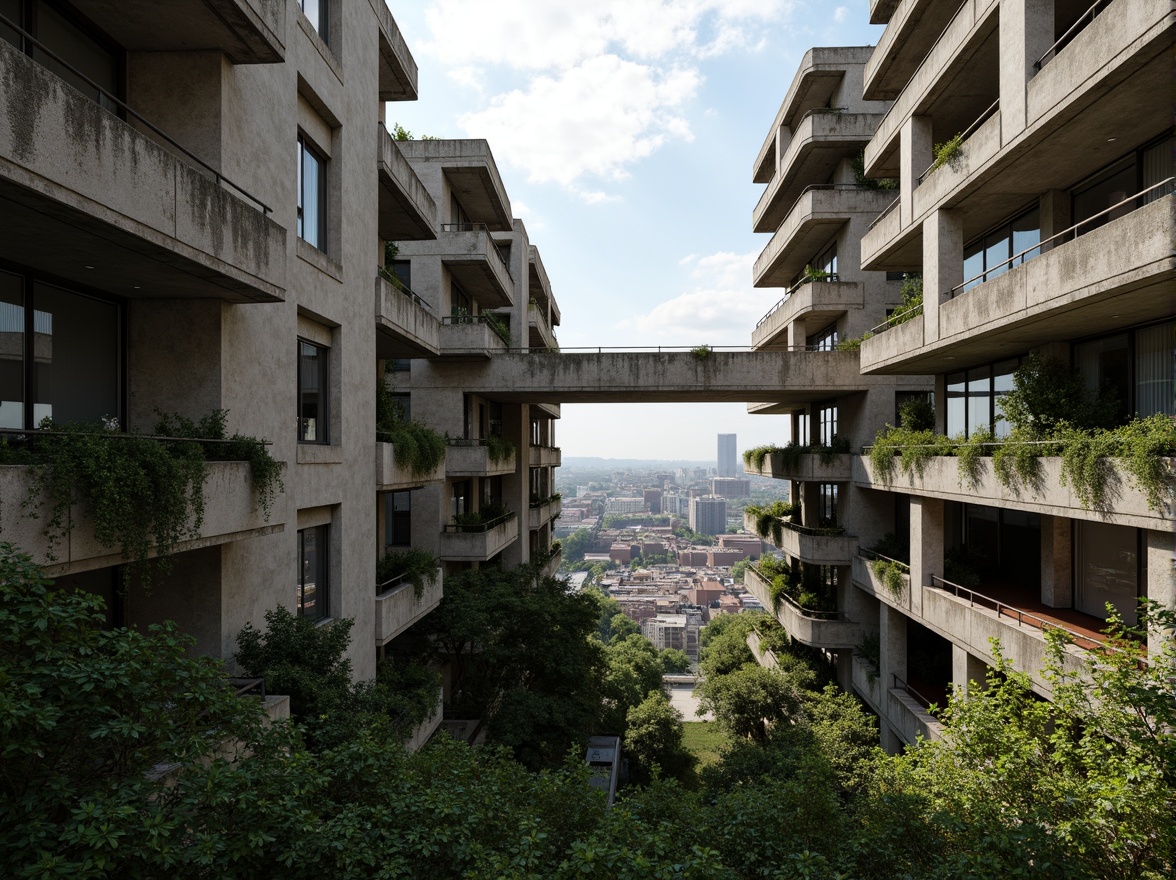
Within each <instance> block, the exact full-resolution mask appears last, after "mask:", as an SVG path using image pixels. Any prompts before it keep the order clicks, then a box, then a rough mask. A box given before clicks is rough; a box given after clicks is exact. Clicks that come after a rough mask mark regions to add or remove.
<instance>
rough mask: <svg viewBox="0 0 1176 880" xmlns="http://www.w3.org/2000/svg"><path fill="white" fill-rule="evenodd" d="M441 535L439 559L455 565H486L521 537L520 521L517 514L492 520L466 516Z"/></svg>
mask: <svg viewBox="0 0 1176 880" xmlns="http://www.w3.org/2000/svg"><path fill="white" fill-rule="evenodd" d="M460 520H461V521H459V522H454V523H450V524H449V525H447V526H446V527H445V531H444V532H442V533H441V543H440V551H439V552H438V556H440V558H441V559H443V560H445V561H451V562H485V561H486V560H488V559H492V558H493V557H495V556H497V555H498V554H499V553H501V552H502V551H503V550H505V549H506V548H507V547H509V546H510V545H511V544H513V543H514V542H515V541H516V540H518V537H519V518H518V515H517V514H515V513H514V511H509V512H507V513H503V514H498V515H496V516H493V517H490V516H487V515H483V514H476V513H474V514H465V515H464V516H463V517H461V518H460Z"/></svg>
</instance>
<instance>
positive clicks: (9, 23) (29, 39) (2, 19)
mask: <svg viewBox="0 0 1176 880" xmlns="http://www.w3.org/2000/svg"><path fill="white" fill-rule="evenodd" d="M0 23H2V24H4V25H5V26H6V27H7V28H9V29H11V30H13V31H15V32H16V33H18V34H20V37H21V39H22V40H24V41H25V42H26V43H28V44H29V45H30V46H33V47H35V48H36V49H37V51H38V52H39V53H43V54H44V55H45V56H46V57H47V58H50V59H52V60H53V61H55V62H57V63H58V64H60V65H61V66H62V67H64V68H65V69H66V70H68V71H69V72H70V73H72V74H73V75H74V76H76V77H77V78H78V79H80V80H81V81H82V82H84V83H85V84H86V85H88V86H89V87H90V88H92V89H94V90H95V91H96V92H97V93H98V94H99V95H100V96H101V97H102V98H103V100H104V101H109V102H110V103H111V104H113V105H115V106H116V107H118V108H119V109H120V110H122V111H123V112H124V113H127V114H129V115H131V116H133V117H134V118H135V119H136V120H138V121H139V122H141V123H142V124H143V125H145V126H147V128H149V129H150V130H151V131H152V133H153V134H156V135H158V136H159V137H161V138H163V139H164V140H165V141H167V143H168V144H169V145H170V146H171V147H173V148H174V149H176V150H178V151H179V152H180V153H182V154H183V155H184V156H185V157H186V158H188V159H190V160H191V161H193V162H195V163H196V165H197V166H198V167H199V168H200V169H201V170H203V171H206V172H208V173H209V174H210V175H212V179H213V180H215V181H216V183H217V185H218V186H220V185H222V184H223V185H225V186H228V187H229V188H230V189H233V190H236V191H237V192H238V193H240V194H241V195H242V196H244V197H245V198H247V199H248V200H249V201H251V202H253V203H254V204H255V205H257V206H258V207H259V208H261V211H262V213H263V214H265V215H266V216H269V215H270V214H271V213H273V209H272V208H270V206H269V205H267V204H266V203H265V202H263V201H262V200H261V199H259V198H258V197H257V196H255V195H253V194H252V193H251V192H249V191H248V190H247V189H245V188H244V187H241V186H238V185H237V184H235V183H233V181H231V180H229V179H228V178H227V177H225V176H224V175H223V174H221V173H220V172H219V171H217V170H216V169H215V168H213V167H212V166H211V165H209V164H208V163H207V162H205V161H204V160H203V159H201V158H200V157H199V156H197V155H196V154H195V153H193V152H192V151H191V150H189V149H188V148H187V147H185V146H183V145H182V144H180V143H179V142H178V141H176V140H175V139H174V138H172V137H171V136H170V135H168V134H167V132H165V131H164V130H163V129H161V128H160V127H159V126H157V125H155V123H153V122H151V121H150V120H149V119H147V118H146V117H144V116H143V115H142V114H141V113H139V112H138V111H137V110H135V109H134V108H133V107H131V105H130V104H127V103H126V102H125V101H122V100H120V99H119V98H117V97H116V96H115V95H112V94H111V93H110V92H108V91H107V90H106V89H104V88H102V86H100V85H98V83H96V82H94V80H92V79H90V77H88V76H86V75H85V74H84V73H82V72H81V71H80V70H78V69H77V68H76V67H74V66H73V65H72V64H70V63H69V62H68V61H66V60H65V59H64V58H62V57H61V56H60V55H58V54H57V53H56V52H54V51H53V50H52V49H50V48H49V47H48V46H46V45H45V44H44V43H42V42H41V41H40V40H38V39H37V38H36V37H34V36H33V35H32V34H30V33H29V32H28V31H26V30H24V29H23V28H21V27H20V26H19V25H17V24H16V22H14V21H13V20H12V19H10V18H8V17H7V16H5V15H0ZM11 100H18V99H17V98H15V97H13V98H11ZM99 106H103V105H102V104H101V103H99Z"/></svg>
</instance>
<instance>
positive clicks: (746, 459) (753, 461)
mask: <svg viewBox="0 0 1176 880" xmlns="http://www.w3.org/2000/svg"><path fill="white" fill-rule="evenodd" d="M781 451H783V447H781V446H775V445H768V446H756V447H755V448H754V449H745V450H744V451H743V463H744V464H745V465H748V466H750V467H752V468H755V470H757V471H762V470H763V469H764V460H765V459H766V458H767V457H768V456H769V455H773V454H774V453H777V452H781Z"/></svg>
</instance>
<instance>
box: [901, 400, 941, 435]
mask: <svg viewBox="0 0 1176 880" xmlns="http://www.w3.org/2000/svg"><path fill="white" fill-rule="evenodd" d="M898 424H899V427H902V428H906V429H907V430H908V431H933V430H934V429H935V405H934V404H933V403H931V401H930V400H928V399H927V398H926V397H913V398H911V399H910V400H906V401H904V402H903V403H902V405H901V406H899V408H898Z"/></svg>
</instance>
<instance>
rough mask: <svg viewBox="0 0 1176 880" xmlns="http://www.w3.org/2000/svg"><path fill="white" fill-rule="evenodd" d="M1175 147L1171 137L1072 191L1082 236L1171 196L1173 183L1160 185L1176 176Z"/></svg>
mask: <svg viewBox="0 0 1176 880" xmlns="http://www.w3.org/2000/svg"><path fill="white" fill-rule="evenodd" d="M1174 145H1176V143H1174V139H1173V137H1172V136H1171V135H1169V136H1167V137H1165V138H1163V139H1162V140H1160V141H1158V142H1153V143H1151V144H1149V145H1146V146H1144V147H1143V148H1142V149H1139V150H1136V151H1134V152H1132V153H1131V154H1129V155H1127V156H1124V157H1123V158H1122V159H1119V160H1118V161H1116V162H1115V163H1114V164H1113V165H1110V166H1108V167H1107V168H1105V169H1104V170H1103V171H1100V172H1099V173H1098V174H1096V175H1095V176H1094V177H1092V178H1088V179H1087V180H1085V181H1083V182H1082V183H1080V184H1079V185H1078V186H1076V187H1074V188H1073V189H1072V190H1071V191H1070V195H1071V199H1072V205H1073V219H1074V223H1075V224H1078V223H1081V224H1082V225H1081V227H1080V228H1079V229H1078V234H1080V235H1085V234H1086V233H1087V232H1090V231H1091V230H1093V229H1098V228H1099V227H1100V226H1104V225H1105V224H1107V223H1110V222H1111V221H1112V220H1115V219H1117V218H1119V217H1122V216H1123V215H1125V214H1129V213H1131V212H1132V211H1134V210H1135V209H1136V208H1141V207H1143V206H1144V205H1146V204H1148V203H1149V202H1154V201H1155V200H1156V199H1161V198H1163V197H1164V196H1166V195H1168V194H1169V193H1171V192H1172V190H1173V186H1172V184H1171V183H1169V184H1168V185H1167V186H1157V184H1161V183H1163V182H1164V181H1165V180H1170V178H1171V177H1172V176H1173V174H1176V158H1174V157H1173V154H1172V151H1173V146H1174ZM1152 187H1157V188H1156V189H1151V188H1152ZM1149 189H1151V192H1149V193H1148V194H1147V195H1145V196H1143V197H1142V198H1132V197H1133V196H1136V195H1138V194H1139V193H1142V192H1144V191H1145V190H1149ZM1104 212H1105V213H1104ZM1085 221H1089V222H1085Z"/></svg>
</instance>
